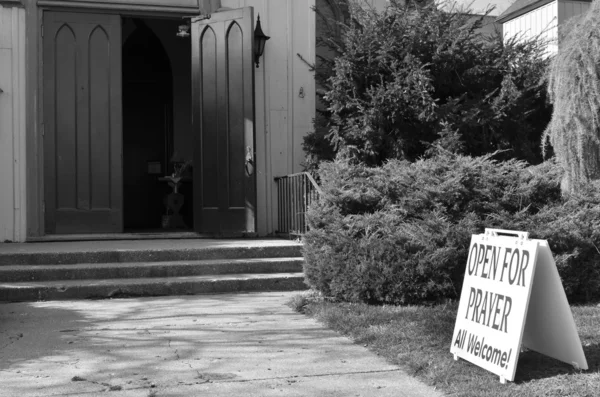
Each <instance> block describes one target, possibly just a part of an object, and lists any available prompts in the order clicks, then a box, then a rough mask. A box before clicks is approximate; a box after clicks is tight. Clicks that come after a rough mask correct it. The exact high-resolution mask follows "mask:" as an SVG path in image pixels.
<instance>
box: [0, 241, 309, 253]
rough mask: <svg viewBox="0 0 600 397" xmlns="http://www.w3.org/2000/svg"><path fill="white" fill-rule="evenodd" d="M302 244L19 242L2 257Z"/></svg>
mask: <svg viewBox="0 0 600 397" xmlns="http://www.w3.org/2000/svg"><path fill="white" fill-rule="evenodd" d="M301 246H302V243H300V242H295V241H290V240H282V239H275V238H271V239H199V240H165V239H156V240H139V241H136V240H134V241H129V240H117V241H76V242H54V243H15V244H6V245H3V246H1V247H0V255H14V254H27V255H32V254H60V253H99V252H103V253H106V252H132V251H133V252H137V251H153V252H157V251H164V250H171V251H202V250H212V249H264V248H288V247H301Z"/></svg>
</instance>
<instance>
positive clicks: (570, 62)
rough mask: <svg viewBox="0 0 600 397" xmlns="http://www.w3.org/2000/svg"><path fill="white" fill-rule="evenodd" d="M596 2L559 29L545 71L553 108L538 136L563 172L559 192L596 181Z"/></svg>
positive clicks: (599, 95) (599, 19) (599, 155)
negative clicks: (554, 51)
mask: <svg viewBox="0 0 600 397" xmlns="http://www.w3.org/2000/svg"><path fill="white" fill-rule="evenodd" d="M598 26H600V3H599V2H597V1H595V2H592V5H591V7H590V9H589V10H588V12H587V13H586V14H584V16H582V17H581V18H572V19H570V20H569V21H567V23H566V24H565V25H564V26H563V27H562V30H561V32H560V33H561V34H560V35H561V42H560V47H559V50H558V54H557V55H556V56H555V57H554V59H553V60H552V63H551V65H550V68H549V72H548V94H549V99H550V100H551V102H552V103H553V104H554V111H553V113H552V119H551V121H550V124H549V125H548V128H547V129H546V131H545V133H544V142H546V138H547V139H548V140H549V141H550V143H551V144H552V147H553V149H554V152H555V154H556V156H557V158H558V159H559V161H560V163H561V165H562V166H563V168H564V170H565V176H564V178H563V183H562V189H563V192H564V193H575V192H577V191H580V190H581V189H583V188H585V185H587V184H588V183H589V182H590V181H591V180H596V179H599V178H600V30H598Z"/></svg>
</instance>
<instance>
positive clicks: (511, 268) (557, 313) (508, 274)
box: [450, 229, 588, 383]
mask: <svg viewBox="0 0 600 397" xmlns="http://www.w3.org/2000/svg"><path fill="white" fill-rule="evenodd" d="M528 237H529V233H527V232H516V231H508V230H499V229H486V230H485V233H484V234H478V235H473V236H472V237H471V244H470V246H469V258H468V260H467V267H466V270H465V278H464V282H463V288H462V293H461V296H460V303H459V306H458V313H457V317H456V325H455V327H454V334H453V337H452V345H451V347H450V352H451V353H452V354H454V359H455V360H458V357H461V358H463V359H465V360H467V361H470V362H472V363H473V364H476V365H478V366H480V367H482V368H484V369H487V370H488V371H490V372H493V373H495V374H496V375H498V376H499V377H500V382H502V383H505V382H506V380H509V381H513V380H514V378H515V372H516V369H517V361H518V358H519V352H520V350H521V346H523V347H526V348H528V349H530V350H534V351H537V352H539V353H542V354H544V355H547V356H549V357H553V358H555V359H557V360H560V361H564V362H566V363H569V364H572V365H573V366H575V367H576V368H579V369H587V368H588V365H587V361H586V359H585V355H584V353H583V348H582V346H581V341H580V340H579V335H578V334H577V329H576V327H575V322H574V321H573V315H572V313H571V308H570V307H569V302H568V301H567V296H566V294H565V292H564V289H563V286H562V282H561V281H560V277H559V274H558V270H557V269H556V264H555V262H554V258H553V257H552V252H551V251H550V247H549V246H548V242H547V241H546V240H534V239H531V240H530V239H529V238H528Z"/></svg>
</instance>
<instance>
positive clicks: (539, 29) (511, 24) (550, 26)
mask: <svg viewBox="0 0 600 397" xmlns="http://www.w3.org/2000/svg"><path fill="white" fill-rule="evenodd" d="M502 31H503V32H504V40H508V39H509V38H511V37H517V38H522V39H530V38H533V37H536V36H538V35H540V37H541V38H542V39H543V40H545V41H546V42H547V43H548V47H547V54H548V55H550V54H554V53H556V51H557V49H558V46H557V38H558V5H557V2H556V1H553V2H551V3H548V4H545V5H543V6H542V7H540V8H537V9H535V10H533V11H530V12H528V13H526V14H523V15H521V16H518V17H516V18H514V19H511V20H510V21H507V22H504V23H503V24H502Z"/></svg>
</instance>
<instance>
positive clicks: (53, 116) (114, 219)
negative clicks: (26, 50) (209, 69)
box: [43, 11, 123, 234]
mask: <svg viewBox="0 0 600 397" xmlns="http://www.w3.org/2000/svg"><path fill="white" fill-rule="evenodd" d="M43 35H44V37H43V81H44V173H45V174H44V182H45V183H44V190H45V192H44V197H45V205H44V207H45V230H46V233H59V234H70V233H114V232H121V231H122V228H123V220H122V219H123V213H122V212H123V211H122V189H123V186H122V166H121V162H122V159H121V156H122V150H121V148H122V120H121V19H120V17H119V16H118V15H108V14H87V13H66V12H48V11H46V12H44V25H43Z"/></svg>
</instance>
